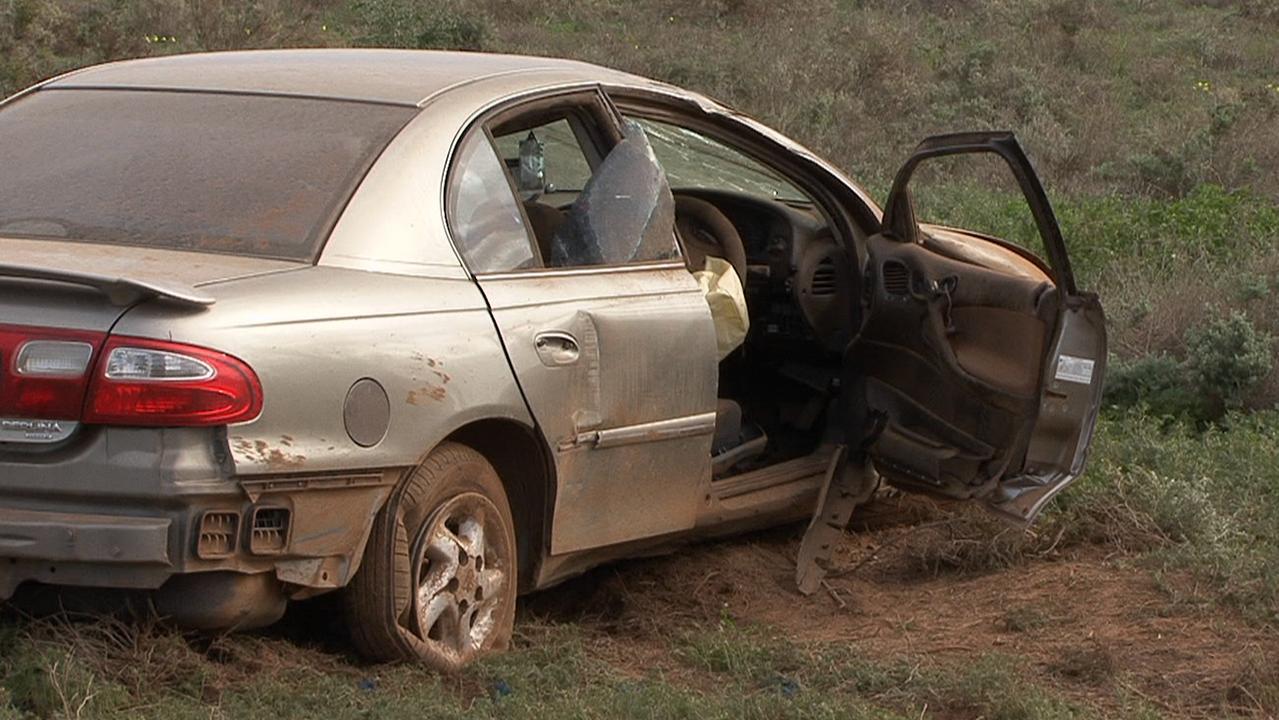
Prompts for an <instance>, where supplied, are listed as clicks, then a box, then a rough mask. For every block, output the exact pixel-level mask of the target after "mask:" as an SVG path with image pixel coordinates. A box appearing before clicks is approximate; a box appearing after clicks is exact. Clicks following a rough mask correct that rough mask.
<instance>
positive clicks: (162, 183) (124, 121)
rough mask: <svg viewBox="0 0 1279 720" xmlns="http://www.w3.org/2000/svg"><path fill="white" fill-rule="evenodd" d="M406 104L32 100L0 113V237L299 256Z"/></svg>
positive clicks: (78, 96)
mask: <svg viewBox="0 0 1279 720" xmlns="http://www.w3.org/2000/svg"><path fill="white" fill-rule="evenodd" d="M414 112H415V111H414V110H413V109H412V108H406V107H394V106H386V105H373V104H365V103H354V102H340V101H334V100H309V99H301V98H280V97H265V96H249V95H226V94H211V93H188V92H152V91H133V90H127V91H126V90H42V91H38V92H36V93H34V94H32V95H30V96H28V97H26V98H22V99H20V100H17V101H15V102H14V103H12V104H11V105H9V106H7V107H5V108H4V109H3V111H0V235H2V236H6V237H23V238H49V239H57V240H78V241H83V242H91V243H107V244H114V245H136V246H144V247H156V248H168V249H178V250H196V251H201V252H218V253H230V254H235V255H251V256H257V257H268V258H283V259H290V260H311V259H314V257H315V255H316V253H317V252H318V250H319V248H320V245H321V243H322V242H323V240H324V236H325V235H326V234H327V232H328V230H329V229H330V228H331V226H332V224H333V222H334V220H335V219H336V215H337V213H339V212H340V211H341V209H342V207H343V206H344V205H345V203H346V201H347V199H348V198H349V197H350V195H351V193H352V192H353V190H354V188H355V185H356V184H357V183H358V182H359V181H360V178H362V177H363V175H364V173H365V172H366V171H367V169H368V166H369V165H370V164H371V163H372V162H373V160H374V159H375V158H376V157H377V155H378V153H379V152H381V150H382V148H384V147H385V146H386V144H387V143H388V142H390V140H391V138H392V137H393V136H394V135H395V133H396V132H397V131H398V130H399V129H400V128H401V127H403V126H404V124H405V123H407V122H408V120H409V118H410V117H411V116H412V114H413V113H414Z"/></svg>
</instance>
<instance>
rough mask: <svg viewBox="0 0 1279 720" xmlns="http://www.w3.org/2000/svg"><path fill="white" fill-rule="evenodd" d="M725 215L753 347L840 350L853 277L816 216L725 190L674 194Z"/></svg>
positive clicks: (851, 313) (849, 318)
mask: <svg viewBox="0 0 1279 720" xmlns="http://www.w3.org/2000/svg"><path fill="white" fill-rule="evenodd" d="M675 192H676V194H679V195H687V196H691V197H696V198H698V199H701V200H705V201H706V202H709V203H711V204H713V205H714V206H715V207H716V208H718V209H719V210H720V212H722V213H724V215H726V216H727V217H728V219H729V220H730V221H731V222H732V223H733V226H734V227H735V228H736V229H737V232H738V234H739V235H740V236H741V238H742V244H743V245H744V246H745V249H746V264H747V277H746V278H744V279H743V280H744V285H745V288H746V297H747V307H748V309H749V310H750V315H751V328H752V329H751V334H750V336H749V337H748V338H747V342H748V343H752V344H760V343H764V344H773V343H777V342H782V343H788V344H790V345H791V347H792V349H794V347H795V346H794V343H796V342H804V343H816V344H817V345H818V346H820V347H822V348H824V349H826V350H834V351H839V350H842V349H843V347H844V345H846V344H847V342H848V340H849V339H850V338H851V335H852V332H853V329H854V328H855V327H856V326H857V322H856V321H857V314H858V312H859V310H860V304H859V302H858V297H859V296H858V285H859V283H858V282H857V274H856V273H855V272H854V266H853V263H852V261H851V260H850V259H849V257H848V255H847V253H845V251H844V249H843V247H842V246H841V245H840V243H838V242H837V241H836V239H835V236H834V234H833V232H832V231H831V228H830V225H829V224H828V223H827V221H826V219H825V218H824V217H823V216H822V214H821V212H820V211H819V210H818V209H817V208H815V207H813V206H811V205H809V204H807V203H798V202H796V203H790V202H786V201H782V200H771V199H766V198H761V197H758V196H755V195H748V194H745V193H737V192H732V191H723V190H704V189H696V190H693V189H689V190H676V191H675Z"/></svg>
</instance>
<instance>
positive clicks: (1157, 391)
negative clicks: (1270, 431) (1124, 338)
mask: <svg viewBox="0 0 1279 720" xmlns="http://www.w3.org/2000/svg"><path fill="white" fill-rule="evenodd" d="M1273 345H1274V342H1273V339H1272V338H1271V336H1270V335H1269V334H1267V333H1265V332H1262V331H1260V330H1258V329H1257V327H1256V326H1255V325H1253V323H1252V322H1251V321H1250V320H1249V319H1248V316H1247V315H1245V314H1244V313H1242V312H1239V311H1234V312H1231V313H1229V314H1227V315H1224V316H1220V317H1217V318H1214V319H1212V320H1209V321H1208V322H1207V323H1205V324H1203V325H1200V326H1197V327H1193V328H1191V329H1190V331H1189V332H1188V333H1187V337H1186V357H1185V359H1183V360H1178V359H1175V358H1172V357H1170V356H1168V355H1165V354H1153V355H1147V356H1144V357H1138V358H1136V359H1133V360H1126V361H1125V360H1120V361H1117V362H1115V363H1113V364H1112V365H1111V367H1110V368H1109V370H1108V372H1107V379H1106V402H1107V403H1108V404H1110V405H1115V406H1122V407H1136V406H1141V407H1143V408H1145V409H1147V410H1149V411H1150V412H1152V413H1154V414H1155V415H1158V416H1164V417H1167V416H1175V417H1183V418H1189V419H1192V420H1196V421H1198V422H1209V421H1214V420H1218V419H1220V418H1221V417H1222V416H1223V415H1224V414H1225V413H1226V412H1227V411H1229V410H1238V409H1241V408H1243V407H1244V406H1245V404H1246V403H1247V401H1248V400H1249V399H1250V397H1251V396H1252V394H1253V393H1254V392H1255V391H1256V390H1257V389H1258V388H1260V387H1261V385H1262V383H1264V382H1265V380H1266V378H1267V377H1268V376H1269V375H1270V373H1271V371H1272V370H1273V369H1274V358H1273V353H1272V347H1273Z"/></svg>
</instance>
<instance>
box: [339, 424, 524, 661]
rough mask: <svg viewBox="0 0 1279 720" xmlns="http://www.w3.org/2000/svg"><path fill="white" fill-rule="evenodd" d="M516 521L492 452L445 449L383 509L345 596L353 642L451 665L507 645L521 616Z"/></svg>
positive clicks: (363, 649) (376, 652)
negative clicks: (518, 609) (518, 611)
mask: <svg viewBox="0 0 1279 720" xmlns="http://www.w3.org/2000/svg"><path fill="white" fill-rule="evenodd" d="M514 527H515V524H514V521H513V520H512V517H511V508H510V504H509V503H508V502H507V499H506V492H505V490H504V489H503V487H502V481H501V480H500V479H499V478H498V475H497V472H496V471H495V470H494V469H493V466H492V465H491V464H489V462H488V460H486V459H485V458H484V456H483V455H481V454H480V453H478V452H476V451H475V450H473V449H471V448H469V447H467V446H465V445H459V444H457V443H450V442H446V443H443V444H441V445H440V446H439V447H437V448H436V449H435V450H434V451H432V452H431V454H430V455H429V456H427V458H426V460H425V461H424V462H423V463H422V464H421V465H420V466H419V467H418V468H417V469H415V470H414V471H413V472H411V473H410V474H409V475H408V476H407V477H406V478H405V479H404V480H403V481H402V482H401V484H400V485H399V486H398V487H397V489H396V491H395V492H394V493H392V495H391V498H390V500H389V501H388V502H387V503H386V506H385V507H383V508H382V510H381V512H379V513H378V516H377V518H376V520H375V521H374V523H373V529H372V532H371V533H370V535H369V541H368V545H367V546H366V547H365V550H364V561H363V563H362V565H361V566H360V570H359V572H357V573H356V575H355V577H354V578H353V579H352V580H351V583H350V585H349V586H348V587H347V590H346V592H345V594H344V595H345V597H344V600H345V609H346V616H347V624H348V627H349V628H350V634H351V642H352V644H353V645H354V646H355V649H356V650H357V651H358V652H359V653H360V654H361V655H363V656H364V657H366V658H368V659H370V660H374V661H379V662H389V661H402V660H416V661H420V662H422V663H424V664H426V665H428V666H430V667H432V668H435V669H436V670H440V671H443V672H453V671H456V670H458V669H460V668H462V667H464V666H465V665H467V664H468V663H470V662H471V661H472V660H474V659H475V658H476V657H478V656H480V655H482V654H484V653H486V652H490V651H493V650H503V649H505V648H506V647H507V646H508V645H509V643H510V637H511V630H512V627H513V625H514V622H515V596H516V588H517V580H518V578H517V577H516V571H517V560H516V558H517V554H516V540H515V533H514Z"/></svg>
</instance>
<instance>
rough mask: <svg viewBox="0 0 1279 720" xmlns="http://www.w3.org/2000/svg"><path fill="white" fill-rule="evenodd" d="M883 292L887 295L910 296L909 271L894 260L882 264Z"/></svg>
mask: <svg viewBox="0 0 1279 720" xmlns="http://www.w3.org/2000/svg"><path fill="white" fill-rule="evenodd" d="M883 275H884V291H885V292H887V293H888V294H889V295H909V294H910V269H909V268H907V267H906V266H905V265H904V264H902V263H900V262H897V261H896V260H889V261H888V262H886V263H884V270H883Z"/></svg>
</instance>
